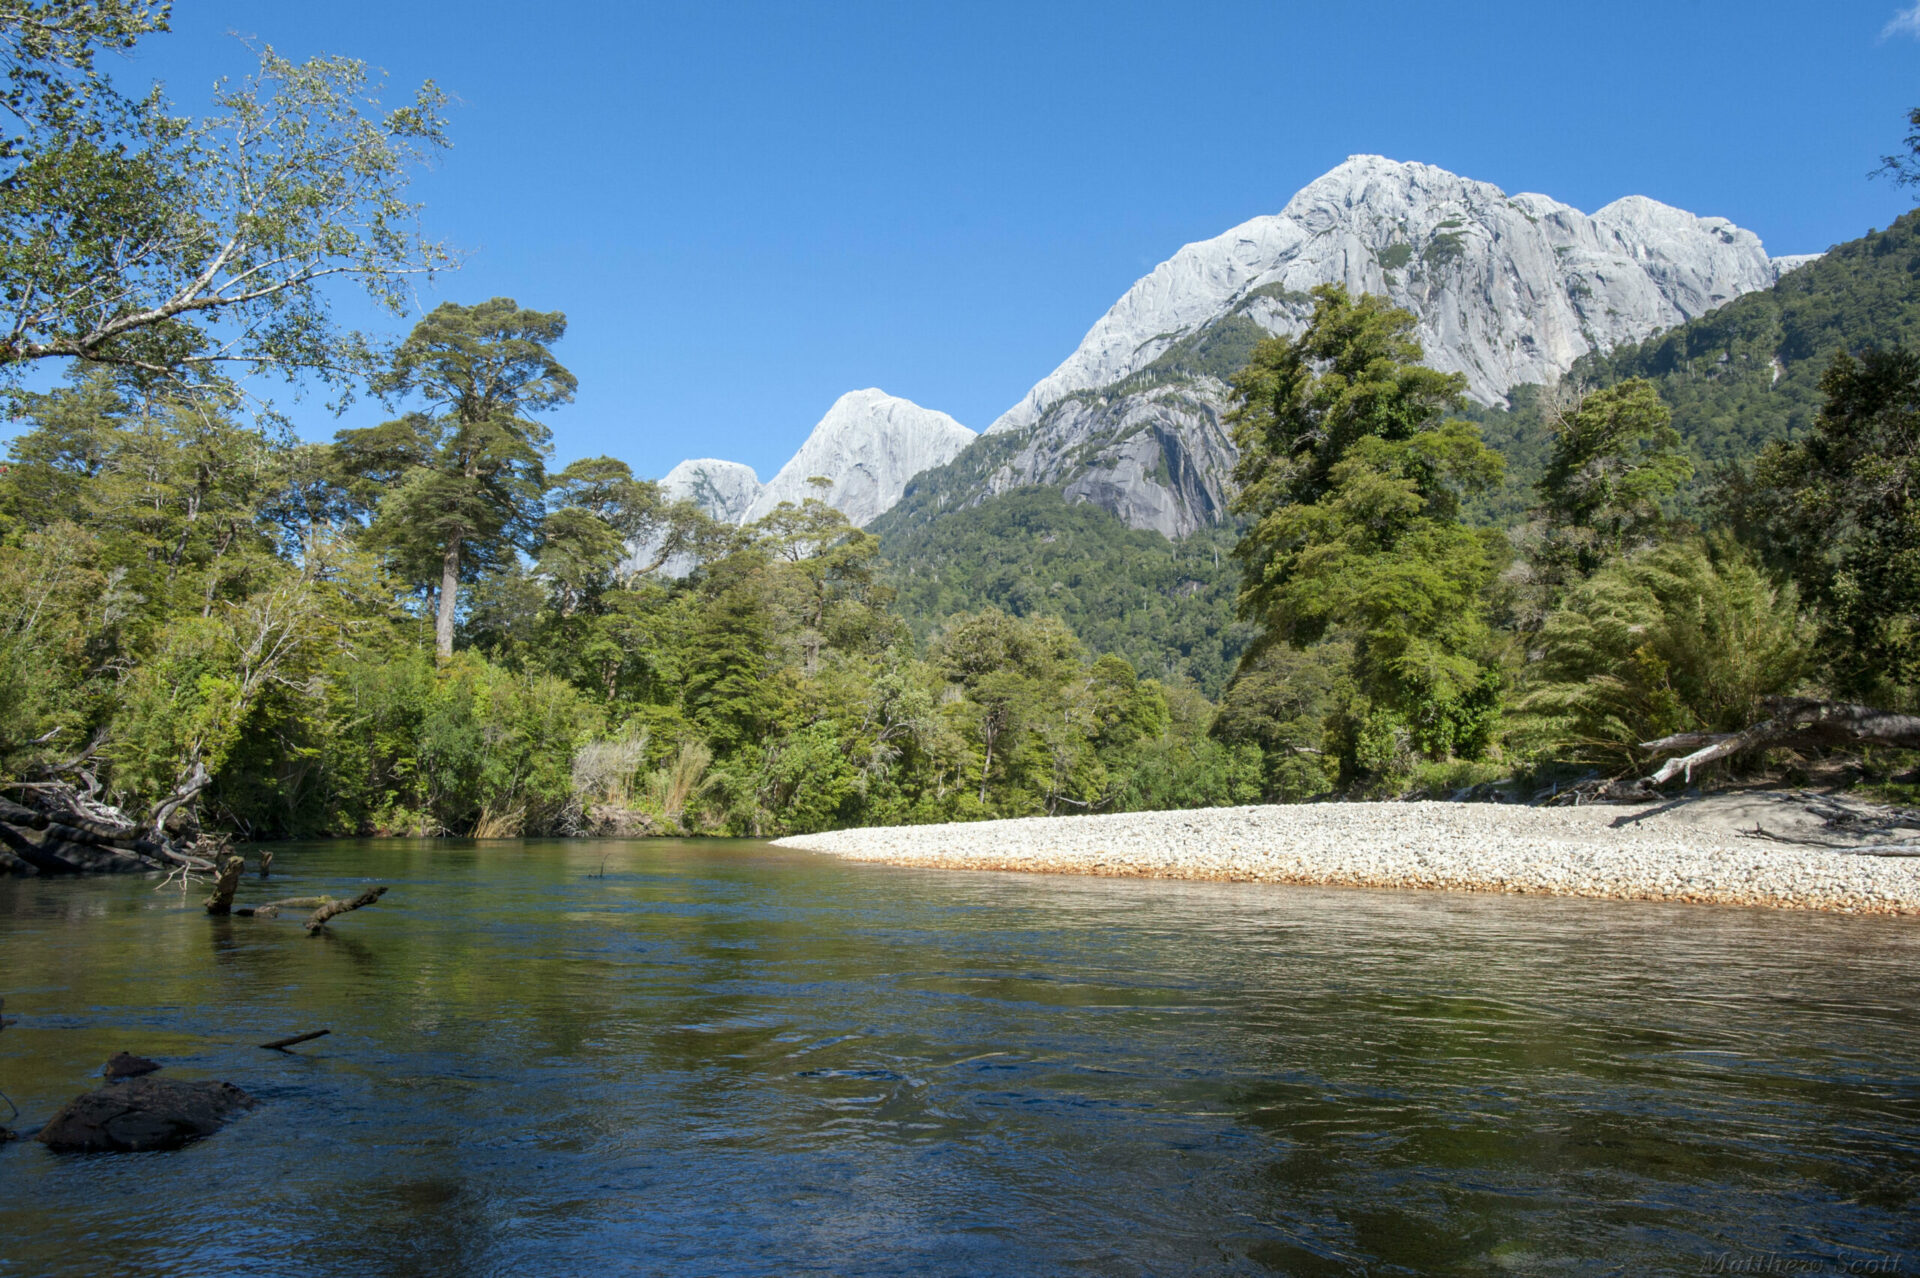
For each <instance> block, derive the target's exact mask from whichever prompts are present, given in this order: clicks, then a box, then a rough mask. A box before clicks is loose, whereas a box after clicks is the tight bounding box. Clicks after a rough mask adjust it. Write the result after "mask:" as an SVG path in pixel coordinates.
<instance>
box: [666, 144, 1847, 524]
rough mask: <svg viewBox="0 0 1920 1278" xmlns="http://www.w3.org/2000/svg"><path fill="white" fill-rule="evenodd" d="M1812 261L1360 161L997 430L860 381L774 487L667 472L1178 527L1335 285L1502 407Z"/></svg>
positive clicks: (1205, 511)
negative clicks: (1044, 502) (1252, 377)
mask: <svg viewBox="0 0 1920 1278" xmlns="http://www.w3.org/2000/svg"><path fill="white" fill-rule="evenodd" d="M1814 256H1817V255H1798V256H1792V257H1780V258H1773V257H1769V256H1768V255H1767V252H1766V250H1765V248H1764V246H1763V245H1762V244H1761V242H1760V240H1759V238H1758V237H1757V236H1755V235H1754V234H1753V233H1752V232H1750V231H1746V230H1742V229H1741V228H1740V227H1738V226H1735V225H1734V224H1733V223H1732V222H1729V221H1727V220H1726V219H1725V218H1718V217H1697V216H1695V215H1694V214H1692V213H1688V212H1685V211H1683V210H1680V209H1676V208H1672V207H1669V206H1668V205H1665V204H1661V203H1659V202H1658V201H1655V200H1651V199H1647V198H1645V197H1643V196H1627V197H1625V198H1623V199H1619V200H1615V201H1614V202H1613V203H1611V204H1608V205H1607V206H1605V207H1604V208H1602V209H1600V210H1599V211H1598V212H1596V213H1593V214H1591V215H1589V214H1585V213H1582V212H1580V211H1579V210H1578V209H1575V208H1572V207H1571V206H1569V205H1566V204H1562V203H1560V202H1558V201H1556V200H1553V199H1550V198H1548V197H1547V196H1544V195H1533V194H1521V195H1513V196H1509V195H1507V194H1506V193H1505V192H1504V191H1502V190H1501V189H1500V188H1498V187H1496V186H1493V185H1491V184H1489V183H1485V182H1477V181H1474V180H1472V179H1469V178H1463V177H1460V176H1458V175H1456V174H1453V173H1449V172H1447V171H1446V170H1444V169H1440V168H1436V167H1434V166H1432V165H1428V164H1413V163H1403V162H1400V161H1396V160H1389V159H1386V158H1384V157H1382V156H1377V155H1359V156H1353V157H1351V158H1349V159H1348V160H1347V161H1346V162H1344V163H1343V164H1341V165H1339V166H1337V167H1336V168H1334V169H1333V170H1332V171H1331V172H1329V173H1327V174H1326V175H1324V176H1323V177H1321V178H1319V179H1317V180H1316V181H1314V182H1312V183H1310V184H1308V185H1307V186H1306V187H1305V188H1303V189H1302V190H1301V191H1300V192H1299V193H1298V194H1296V195H1295V196H1294V197H1293V198H1292V199H1291V200H1289V201H1288V202H1287V204H1286V206H1285V207H1284V208H1283V209H1282V210H1281V211H1280V212H1279V213H1276V214H1272V215H1267V216H1262V217H1256V218H1253V219H1251V220H1249V221H1247V222H1244V223H1242V224H1241V225H1239V226H1236V227H1234V228H1233V229H1231V230H1229V231H1227V232H1226V233H1224V234H1222V235H1219V236H1215V237H1214V238H1213V239H1210V240H1202V241H1199V242H1197V243H1193V244H1189V245H1186V246H1185V247H1183V248H1181V249H1180V250H1179V251H1178V252H1176V253H1175V254H1174V255H1173V256H1172V257H1170V258H1168V259H1167V260H1166V261H1165V262H1162V263H1161V264H1160V265H1159V266H1157V267H1156V268H1154V270H1153V271H1151V272H1149V273H1148V274H1147V275H1146V276H1145V277H1144V278H1142V279H1141V280H1139V281H1138V282H1136V283H1135V284H1134V285H1133V286H1132V287H1131V288H1130V289H1128V290H1127V292H1126V293H1125V295H1123V296H1122V297H1121V298H1120V300H1119V301H1117V302H1116V303H1114V305H1113V306H1112V307H1111V308H1109V309H1108V311H1107V313H1106V314H1105V315H1103V316H1101V317H1100V318H1099V319H1098V320H1097V321H1096V322H1095V323H1094V325H1093V327H1092V328H1091V329H1090V330H1089V331H1088V333H1087V335H1086V336H1085V337H1084V338H1083V339H1082V340H1081V342H1080V344H1079V345H1078V346H1077V347H1076V348H1075V350H1074V351H1073V352H1072V354H1070V355H1069V356H1068V357H1067V358H1066V359H1065V360H1064V361H1062V362H1061V363H1060V365H1059V366H1058V367H1056V368H1055V369H1054V370H1053V371H1052V372H1051V373H1049V374H1047V376H1045V377H1043V378H1042V379H1040V381H1039V382H1037V383H1036V384H1035V385H1034V386H1033V388H1032V389H1031V390H1029V391H1028V392H1027V394H1026V395H1025V396H1023V397H1022V398H1021V400H1020V402H1019V403H1017V404H1015V405H1014V406H1013V407H1012V408H1010V409H1008V410H1007V411H1006V412H1005V413H1003V414H1001V416H1000V417H999V418H998V419H996V420H995V421H994V422H993V424H992V425H991V426H990V427H989V428H988V429H987V431H986V432H985V433H984V434H983V435H981V436H979V437H977V438H976V437H975V436H974V434H973V432H972V431H970V430H968V429H967V428H966V427H964V426H962V425H960V423H958V422H956V421H954V420H953V418H951V417H949V416H947V415H946V414H944V413H939V412H935V411H933V410H931V409H926V408H922V407H921V406H920V405H918V404H914V403H912V402H911V401H909V400H904V399H898V398H896V397H894V396H890V395H886V394H885V393H883V392H881V391H879V390H873V389H869V390H864V391H853V392H849V393H848V394H847V395H843V396H842V397H841V398H840V399H839V400H838V401H836V403H835V404H834V405H833V407H832V408H831V409H830V410H829V411H828V413H827V415H826V416H825V417H823V418H822V419H821V420H820V422H819V424H818V425H816V426H815V427H814V430H813V432H812V434H811V435H809V436H808V438H807V440H806V442H805V443H804V444H803V445H802V446H801V448H800V450H799V451H798V452H797V453H796V454H795V455H794V457H793V459H792V460H791V461H789V462H788V463H787V464H786V465H785V466H784V467H782V468H781V470H780V472H779V474H777V475H775V476H774V478H773V479H772V480H770V481H768V483H767V484H766V485H764V486H761V485H759V481H758V479H757V478H756V477H755V476H754V475H753V472H752V471H750V470H748V469H747V468H746V467H742V466H738V464H737V463H720V462H713V461H702V462H697V463H696V462H683V463H682V464H681V466H678V467H675V469H674V471H673V472H672V474H670V476H669V479H668V487H669V491H670V492H673V493H675V495H688V496H693V495H694V494H695V493H696V491H697V492H698V493H700V494H704V495H703V496H695V498H694V499H695V500H698V501H701V502H702V504H703V507H705V508H707V509H708V510H709V513H711V514H713V515H714V516H715V517H716V518H725V519H727V520H729V521H731V522H750V521H752V520H754V519H758V518H760V517H762V516H764V515H765V514H766V513H767V512H768V511H770V510H772V509H773V508H774V507H775V506H777V505H778V504H779V503H780V502H781V501H795V502H797V501H800V500H803V499H804V498H806V497H808V496H813V495H816V493H818V494H819V495H821V496H822V497H823V498H824V499H825V500H826V501H827V502H828V503H829V504H831V505H834V506H836V507H838V508H839V509H841V510H843V511H845V512H846V513H847V515H848V517H849V518H850V519H852V520H853V522H854V523H856V524H860V525H863V526H864V525H866V524H868V523H870V522H872V521H874V520H875V519H877V518H879V517H880V516H882V515H884V514H886V513H887V512H889V511H892V510H895V509H896V505H897V503H901V502H902V500H903V498H904V507H902V508H900V509H899V510H898V513H897V514H896V515H892V516H889V517H888V518H889V520H890V521H892V522H893V523H895V524H896V525H897V524H898V522H899V520H901V519H907V520H910V521H916V520H925V519H931V518H936V517H941V516H942V515H944V514H945V513H946V512H950V511H952V510H954V509H957V508H964V507H967V506H971V505H975V504H978V503H979V502H981V501H983V500H986V499H987V498H989V497H992V496H994V495H996V494H999V493H1004V492H1009V491H1012V490H1015V489H1019V488H1028V487H1036V486H1038V487H1049V488H1053V489H1056V490H1058V491H1059V492H1060V493H1061V494H1062V495H1063V496H1064V497H1065V499H1066V500H1067V501H1068V502H1070V503H1071V502H1091V503H1093V504H1095V505H1098V506H1100V507H1102V508H1104V509H1106V510H1109V511H1112V512H1113V513H1115V514H1117V515H1118V516H1119V517H1120V518H1121V519H1122V520H1123V521H1124V522H1125V523H1126V524H1128V525H1129V526H1130V527H1133V528H1137V529H1152V530H1154V531H1157V532H1160V533H1163V534H1164V535H1166V536H1168V537H1180V536H1184V535H1186V534H1188V533H1191V532H1193V531H1195V530H1196V529H1199V528H1204V527H1207V526H1209V525H1212V524H1217V523H1220V522H1222V521H1223V520H1224V519H1225V518H1226V504H1227V496H1228V494H1227V487H1228V483H1229V479H1230V476H1231V473H1232V469H1233V464H1234V460H1235V456H1236V454H1235V450H1234V447H1233V444H1232V441H1231V439H1230V438H1229V436H1228V432H1227V430H1226V428H1225V426H1224V425H1223V423H1222V420H1221V419H1222V415H1223V414H1224V412H1225V410H1226V407H1227V398H1228V385H1227V379H1228V378H1229V377H1230V376H1231V375H1232V373H1233V372H1234V371H1235V370H1236V369H1238V368H1239V367H1240V366H1242V365H1243V364H1244V363H1245V361H1246V359H1247V357H1248V355H1249V354H1250V353H1251V352H1252V349H1253V347H1254V345H1255V344H1256V343H1257V342H1259V341H1260V340H1261V339H1263V338H1265V337H1268V336H1270V335H1274V334H1290V333H1295V332H1298V331H1300V329H1301V328H1302V327H1304V325H1305V323H1306V321H1307V319H1308V317H1309V316H1310V315H1311V313H1312V297H1311V290H1312V289H1313V288H1314V287H1315V286H1316V285H1319V284H1327V283H1338V284H1344V285H1345V286H1346V287H1347V288H1348V289H1350V290H1352V291H1353V292H1355V293H1379V294H1384V295H1386V296H1387V297H1389V298H1391V299H1392V300H1393V301H1394V302H1395V303H1396V304H1398V305H1401V306H1404V307H1406V308H1407V309H1408V310H1410V311H1412V312H1413V313H1414V315H1415V316H1416V317H1417V318H1418V321H1419V325H1418V330H1417V336H1418V338H1419V340H1420V342H1421V344H1422V346H1423V347H1424V348H1425V350H1426V356H1427V362H1428V363H1429V364H1431V365H1432V366H1434V367H1436V368H1439V369H1442V370H1444V371H1453V372H1459V373H1461V374H1463V375H1464V376H1465V377H1466V380H1467V388H1468V394H1469V396H1470V397H1471V398H1472V399H1474V400H1475V401H1477V402H1478V403H1479V404H1481V405H1483V406H1486V407H1488V408H1498V407H1503V406H1504V405H1505V401H1506V397H1507V395H1508V392H1509V391H1511V390H1512V389H1513V388H1514V387H1515V386H1519V385H1525V384H1538V383H1546V382H1550V381H1552V380H1554V379H1556V378H1558V377H1559V376H1561V375H1563V374H1565V373H1566V372H1567V371H1568V370H1569V369H1570V368H1572V367H1573V366H1574V364H1575V363H1576V362H1577V361H1579V360H1581V359H1582V358H1584V357H1588V356H1593V355H1597V354H1603V353H1605V352H1607V351H1610V350H1612V349H1614V348H1616V347H1620V346H1624V345H1629V344H1632V343H1636V342H1640V341H1643V340H1645V339H1647V338H1649V337H1652V336H1653V335H1655V334H1657V333H1659V332H1662V331H1664V330H1667V329H1670V328H1673V327H1674V326H1676V325H1680V324H1683V323H1685V322H1687V321H1688V320H1691V319H1694V318H1696V317H1698V316H1701V315H1705V314H1708V313H1710V312H1711V311H1713V310H1714V309H1716V308H1718V307H1720V306H1723V305H1725V304H1726V303H1728V302H1730V301H1732V300H1734V299H1735V298H1738V297H1741V296H1743V295H1747V294H1751V293H1753V292H1755V291H1758V290H1764V289H1767V288H1770V287H1771V286H1772V285H1773V284H1775V283H1776V282H1777V281H1778V280H1779V279H1780V277H1781V276H1782V275H1783V274H1784V273H1786V272H1787V271H1790V270H1793V269H1794V268H1796V267H1798V266H1801V265H1803V264H1804V263H1806V262H1807V261H1809V260H1811V259H1812V257H1814ZM688 467H692V468H695V469H693V470H686V469H685V468H688ZM728 467H732V468H733V469H725V468H728ZM701 468H704V469H701ZM723 470H724V474H723V473H722V472H723ZM676 477H677V478H676ZM815 477H819V478H823V479H825V480H826V481H827V482H826V483H825V484H824V485H814V484H813V483H811V481H812V480H813V479H814V478H815ZM696 479H698V480H699V482H697V483H696V482H695V480H696ZM681 486H685V493H684V494H682V493H681V491H680V488H681ZM748 494H751V496H750V497H749V496H748ZM742 498H746V504H745V507H744V509H743V508H742V507H741V505H740V501H741V499H742Z"/></svg>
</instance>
